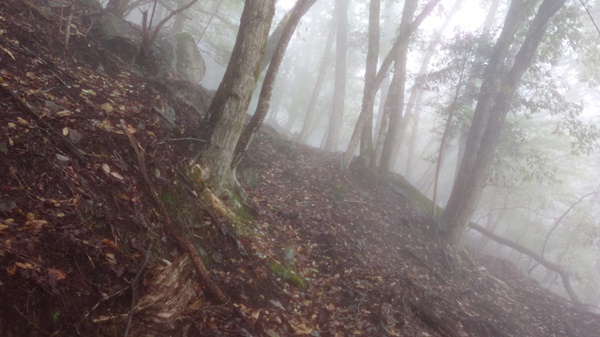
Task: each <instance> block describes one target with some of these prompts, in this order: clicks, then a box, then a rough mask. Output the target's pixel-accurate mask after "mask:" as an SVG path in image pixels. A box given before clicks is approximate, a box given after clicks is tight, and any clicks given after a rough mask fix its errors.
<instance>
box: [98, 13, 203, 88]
mask: <svg viewBox="0 0 600 337" xmlns="http://www.w3.org/2000/svg"><path fill="white" fill-rule="evenodd" d="M140 32H141V28H139V29H136V28H135V27H133V26H132V25H131V24H130V23H128V22H127V21H125V20H122V19H119V18H117V17H116V16H114V15H112V14H110V13H107V14H105V15H102V17H100V18H99V19H98V20H97V21H96V23H95V24H94V26H93V27H92V30H91V34H92V35H93V36H94V37H95V38H96V39H97V40H98V41H100V43H101V44H102V45H103V46H104V48H106V49H107V50H109V51H111V52H112V53H114V54H116V55H117V56H119V57H120V58H121V59H122V60H123V61H124V62H125V63H127V64H130V65H131V64H133V63H134V62H135V59H136V56H137V55H138V53H139V50H140V45H141V42H142V38H141V33H140ZM151 55H152V57H153V58H154V59H155V61H156V62H150V63H149V64H152V65H153V66H156V67H157V69H151V73H154V74H160V75H159V76H165V77H166V76H167V75H168V73H171V74H175V75H176V76H177V77H179V78H180V79H182V80H184V81H188V82H191V83H194V84H198V83H200V81H202V79H203V78H204V75H205V74H206V66H205V64H204V59H203V58H202V55H201V54H200V51H199V50H198V48H196V42H195V41H194V37H193V36H192V35H191V34H189V33H185V32H184V33H179V34H175V35H172V36H168V37H162V36H161V37H159V39H158V41H157V42H156V43H155V44H154V45H153V50H152V53H151Z"/></svg>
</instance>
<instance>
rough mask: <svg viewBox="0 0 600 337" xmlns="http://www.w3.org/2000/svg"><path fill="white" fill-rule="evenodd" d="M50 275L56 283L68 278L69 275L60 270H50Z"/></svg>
mask: <svg viewBox="0 0 600 337" xmlns="http://www.w3.org/2000/svg"><path fill="white" fill-rule="evenodd" d="M48 274H50V275H52V276H53V277H54V279H56V281H61V280H64V279H66V278H67V274H66V273H65V272H64V271H62V269H59V268H48Z"/></svg>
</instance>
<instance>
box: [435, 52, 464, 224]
mask: <svg viewBox="0 0 600 337" xmlns="http://www.w3.org/2000/svg"><path fill="white" fill-rule="evenodd" d="M465 66H466V64H464V63H463V65H462V67H463V69H462V71H461V74H460V78H459V80H458V83H457V84H456V89H455V91H454V97H453V98H452V103H450V105H449V106H448V117H447V119H446V125H445V127H444V134H443V135H442V140H441V141H440V151H439V153H438V158H437V161H436V166H435V174H434V179H433V198H432V199H431V200H432V203H433V209H432V213H433V215H436V214H435V212H436V206H437V192H438V181H439V177H440V170H441V168H442V160H443V158H444V149H445V148H446V143H447V142H448V138H450V131H451V129H452V118H453V117H454V113H455V111H456V109H457V105H458V99H459V98H460V91H461V88H462V86H463V73H464V67H465Z"/></svg>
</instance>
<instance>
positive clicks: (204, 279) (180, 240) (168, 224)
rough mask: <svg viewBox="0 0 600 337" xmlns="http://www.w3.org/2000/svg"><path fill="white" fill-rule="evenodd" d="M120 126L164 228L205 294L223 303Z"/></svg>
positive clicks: (140, 154) (202, 264) (224, 299)
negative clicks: (192, 265)
mask: <svg viewBox="0 0 600 337" xmlns="http://www.w3.org/2000/svg"><path fill="white" fill-rule="evenodd" d="M121 127H122V129H123V132H125V135H126V136H127V138H128V139H129V143H130V144H131V147H132V148H133V150H134V152H135V154H136V156H137V159H138V165H139V167H140V173H141V174H142V178H143V180H144V184H145V185H146V187H147V188H148V190H149V191H150V195H151V196H152V200H153V201H154V203H155V204H156V206H157V207H158V209H159V210H160V213H161V216H162V217H163V220H164V224H165V229H166V230H167V232H168V233H169V234H170V235H171V237H173V238H174V239H175V241H176V242H177V244H178V245H179V246H180V247H181V249H183V250H184V251H186V252H187V253H188V255H189V256H190V258H191V260H192V263H193V264H194V267H195V269H196V271H197V272H198V275H199V277H200V281H201V284H202V287H203V289H204V290H205V291H206V292H207V295H208V296H209V297H210V299H211V300H212V301H213V302H215V303H219V304H221V303H225V302H226V301H227V297H226V296H225V294H224V293H223V292H222V291H221V289H219V287H218V286H217V285H216V284H215V282H214V281H213V280H212V279H211V277H210V275H209V273H208V270H207V269H206V267H205V266H204V263H202V259H201V258H200V254H199V253H198V250H197V249H196V248H195V247H194V245H193V244H192V243H191V242H190V240H189V239H187V238H186V237H185V236H184V235H183V234H182V233H181V229H180V228H178V227H177V225H176V224H174V223H173V222H172V221H171V217H170V216H169V213H168V211H167V209H166V207H165V205H164V204H163V203H162V202H161V201H160V199H159V197H158V192H156V189H155V188H154V185H152V182H151V181H150V178H149V177H148V172H147V170H146V161H145V159H144V154H143V153H142V152H141V151H140V149H139V146H138V144H137V142H136V141H135V140H134V138H133V135H132V134H131V132H129V129H127V124H125V121H124V120H121Z"/></svg>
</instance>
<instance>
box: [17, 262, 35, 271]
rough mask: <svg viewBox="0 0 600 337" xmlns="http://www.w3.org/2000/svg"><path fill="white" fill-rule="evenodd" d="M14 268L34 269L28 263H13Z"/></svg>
mask: <svg viewBox="0 0 600 337" xmlns="http://www.w3.org/2000/svg"><path fill="white" fill-rule="evenodd" d="M15 266H17V267H19V268H21V269H35V266H34V265H32V264H31V263H29V262H25V263H22V262H16V263H15Z"/></svg>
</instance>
